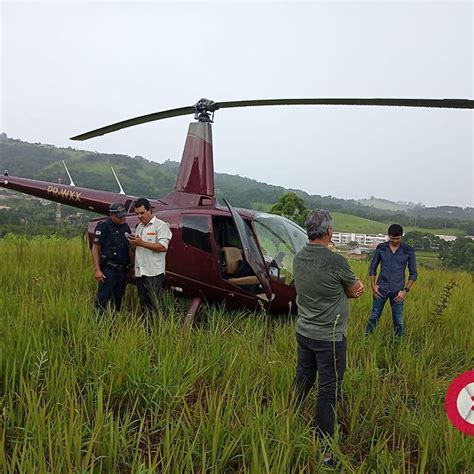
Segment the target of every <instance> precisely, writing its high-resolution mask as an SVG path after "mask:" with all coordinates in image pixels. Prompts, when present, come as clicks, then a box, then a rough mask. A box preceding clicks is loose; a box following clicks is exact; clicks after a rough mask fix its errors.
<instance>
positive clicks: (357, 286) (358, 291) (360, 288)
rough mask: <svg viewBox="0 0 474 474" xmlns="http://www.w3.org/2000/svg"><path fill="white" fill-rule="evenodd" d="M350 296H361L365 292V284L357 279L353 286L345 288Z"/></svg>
mask: <svg viewBox="0 0 474 474" xmlns="http://www.w3.org/2000/svg"><path fill="white" fill-rule="evenodd" d="M345 293H346V295H347V297H348V298H359V296H361V295H362V293H364V284H363V283H362V282H361V281H360V280H357V281H356V282H355V283H354V284H353V285H352V286H350V287H349V288H346V289H345Z"/></svg>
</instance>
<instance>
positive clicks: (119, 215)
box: [92, 203, 132, 314]
mask: <svg viewBox="0 0 474 474" xmlns="http://www.w3.org/2000/svg"><path fill="white" fill-rule="evenodd" d="M109 214H110V217H109V219H107V220H106V221H102V222H99V224H97V226H96V228H95V231H94V241H93V244H92V262H93V264H94V272H95V279H96V280H97V281H98V282H99V288H98V290H97V299H96V306H97V309H98V310H99V313H100V314H102V313H103V312H104V310H105V307H106V306H107V303H108V302H109V301H110V302H111V303H112V308H113V309H115V310H117V311H119V310H120V307H121V305H122V299H123V295H124V294H125V286H126V283H127V272H128V268H129V267H130V263H131V257H132V253H131V251H130V246H129V244H128V240H127V234H130V233H131V232H130V227H129V226H128V224H127V223H126V222H125V216H126V215H127V211H126V210H125V207H124V206H123V204H121V203H113V204H111V205H110V207H109Z"/></svg>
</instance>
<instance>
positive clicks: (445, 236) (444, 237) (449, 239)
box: [436, 235, 457, 242]
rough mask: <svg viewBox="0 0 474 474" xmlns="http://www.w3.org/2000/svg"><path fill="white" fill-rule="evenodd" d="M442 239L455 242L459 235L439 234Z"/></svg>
mask: <svg viewBox="0 0 474 474" xmlns="http://www.w3.org/2000/svg"><path fill="white" fill-rule="evenodd" d="M436 237H439V238H440V239H441V240H445V241H446V242H454V241H455V240H456V239H457V237H456V236H455V235H437V236H436Z"/></svg>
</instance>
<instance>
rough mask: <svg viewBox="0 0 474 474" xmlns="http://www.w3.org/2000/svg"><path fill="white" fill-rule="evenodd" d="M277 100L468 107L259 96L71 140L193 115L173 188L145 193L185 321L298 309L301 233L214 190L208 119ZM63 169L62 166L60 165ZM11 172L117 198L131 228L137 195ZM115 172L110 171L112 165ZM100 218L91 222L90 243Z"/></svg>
mask: <svg viewBox="0 0 474 474" xmlns="http://www.w3.org/2000/svg"><path fill="white" fill-rule="evenodd" d="M281 105H345V106H347V105H354V106H382V107H390V106H398V107H432V108H447V109H472V108H474V100H468V99H390V98H381V99H380V98H308V99H257V100H241V101H229V102H213V101H211V100H208V99H201V100H199V101H198V102H197V103H196V104H195V105H192V106H186V107H181V108H176V109H170V110H165V111H161V112H156V113H152V114H148V115H143V116H139V117H135V118H132V119H129V120H125V121H121V122H117V123H114V124H111V125H108V126H105V127H102V128H98V129H95V130H92V131H90V132H86V133H83V134H80V135H77V136H74V137H72V138H71V140H79V141H83V140H88V139H90V138H94V137H98V136H101V135H104V134H107V133H111V132H115V131H118V130H121V129H123V128H127V127H131V126H135V125H139V124H142V123H147V122H151V121H155V120H162V119H166V118H171V117H177V116H181V115H188V114H194V119H195V120H196V121H195V122H192V123H190V124H189V129H188V133H187V137H186V142H185V146H184V151H183V155H182V159H181V164H180V167H179V171H178V176H177V180H176V185H175V189H174V190H173V191H171V192H170V193H169V194H167V195H166V196H164V197H162V198H160V199H153V198H152V199H149V200H150V203H151V205H152V207H153V211H154V212H153V213H154V215H155V216H156V217H157V218H159V219H161V220H163V221H166V222H167V223H168V224H169V225H170V229H171V231H172V234H173V237H172V239H171V241H170V244H169V247H168V252H167V257H166V273H165V284H164V286H165V287H166V288H168V289H170V290H172V291H173V292H174V293H175V294H177V295H178V296H182V297H185V298H190V299H191V303H190V306H189V310H188V313H187V315H186V320H188V321H192V319H193V318H194V316H195V315H196V313H197V311H198V310H199V308H200V306H201V305H202V303H204V302H209V303H221V304H222V303H223V304H224V305H225V306H226V307H229V308H234V309H243V308H245V309H249V310H262V311H265V312H266V313H267V314H287V313H294V312H295V311H296V290H295V286H294V281H293V258H294V256H295V255H296V253H297V252H298V251H299V250H300V249H301V248H302V247H303V246H304V245H305V244H306V242H307V235H306V232H305V231H304V230H303V229H302V228H301V227H300V226H298V225H297V224H295V223H294V222H292V221H290V220H288V219H286V218H284V217H281V216H277V215H272V214H268V213H265V212H260V211H254V210H249V209H240V208H237V209H236V208H234V207H233V206H232V205H231V203H229V202H228V201H227V200H225V199H224V204H225V205H220V204H219V203H218V202H217V199H216V196H215V187H214V161H213V146H212V123H213V122H214V113H215V112H216V111H217V110H219V109H225V108H234V107H255V106H281ZM65 167H66V166H65ZM66 171H67V174H68V176H69V179H70V185H63V184H58V183H53V182H46V181H37V180H33V179H27V178H21V177H15V176H11V175H10V174H9V173H8V172H7V171H5V173H4V176H3V180H1V181H0V186H2V187H4V188H8V189H12V190H15V191H20V192H23V193H26V194H29V195H33V196H37V197H40V198H42V199H46V200H50V201H54V202H59V203H63V204H67V205H69V206H73V207H76V208H80V209H85V210H90V211H94V212H96V213H98V214H101V215H108V213H109V205H110V204H111V203H113V202H121V203H122V204H123V205H124V207H125V209H126V210H127V222H128V224H129V226H130V228H132V229H133V228H134V227H135V226H136V224H137V223H138V218H137V217H136V216H135V214H134V202H135V201H136V199H138V197H137V196H131V195H127V194H125V193H124V192H123V189H122V187H121V185H120V182H119V181H118V178H117V176H116V175H115V171H114V175H115V177H116V179H117V183H118V184H119V187H120V193H113V192H106V191H99V190H94V189H88V188H81V187H77V186H76V185H75V184H74V182H73V181H72V178H71V176H70V174H69V171H68V170H67V167H66ZM112 171H113V170H112ZM102 220H104V217H100V218H96V219H93V220H91V221H90V222H89V225H88V237H89V243H90V245H91V246H92V239H93V232H94V229H95V227H96V225H97V224H98V223H99V222H100V221H102Z"/></svg>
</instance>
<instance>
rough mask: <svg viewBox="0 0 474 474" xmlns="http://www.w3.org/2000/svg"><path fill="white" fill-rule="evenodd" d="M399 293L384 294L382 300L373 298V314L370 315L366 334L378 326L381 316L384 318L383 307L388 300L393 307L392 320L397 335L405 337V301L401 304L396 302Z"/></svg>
mask: <svg viewBox="0 0 474 474" xmlns="http://www.w3.org/2000/svg"><path fill="white" fill-rule="evenodd" d="M396 296H397V293H382V297H381V298H376V297H375V296H374V297H373V302H372V314H371V315H370V318H369V322H368V323H367V328H366V330H365V332H366V333H367V334H370V333H371V332H372V331H373V330H374V329H375V326H376V325H377V323H378V321H379V319H380V316H382V312H383V307H384V306H385V303H386V301H387V300H390V305H391V307H392V320H393V327H394V329H395V334H396V335H397V336H403V303H404V301H400V302H399V303H396V302H395V298H396Z"/></svg>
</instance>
